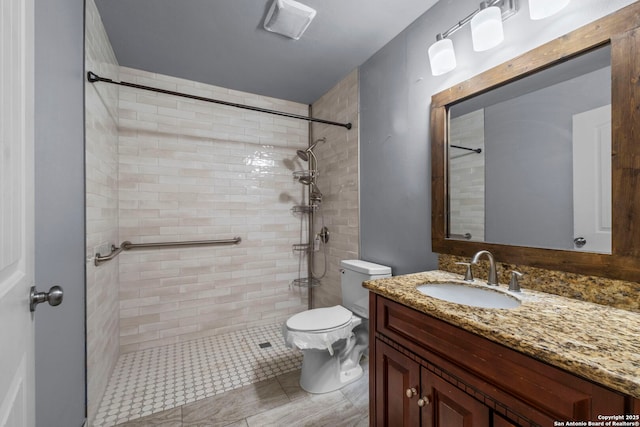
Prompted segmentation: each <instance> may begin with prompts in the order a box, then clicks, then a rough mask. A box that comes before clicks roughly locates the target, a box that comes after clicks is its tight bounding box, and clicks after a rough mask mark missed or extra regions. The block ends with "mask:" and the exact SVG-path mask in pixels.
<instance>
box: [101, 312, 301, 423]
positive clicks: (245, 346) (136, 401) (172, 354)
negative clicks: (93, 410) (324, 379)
mask: <svg viewBox="0 0 640 427" xmlns="http://www.w3.org/2000/svg"><path fill="white" fill-rule="evenodd" d="M281 328H282V325H281V324H275V325H268V326H261V327H256V328H251V329H246V330H242V331H236V332H231V333H228V334H224V335H218V336H213V337H208V338H202V339H198V340H194V341H188V342H184V343H179V344H173V345H168V346H163V347H157V348H152V349H147V350H141V351H136V352H133V353H126V354H123V355H121V356H120V358H119V359H118V363H117V364H116V367H115V369H114V371H113V374H112V375H111V378H110V380H109V384H108V385H107V389H106V391H105V394H104V397H103V399H102V402H101V404H100V408H99V410H98V414H97V415H96V418H95V420H94V422H93V424H92V426H94V427H109V426H115V425H117V424H120V423H124V422H126V421H131V420H135V419H137V418H140V417H143V416H147V415H150V414H153V413H156V412H161V411H165V410H168V409H171V408H175V407H178V406H182V405H185V404H188V403H192V402H195V401H197V400H200V399H204V398H207V397H211V396H215V395H217V394H220V393H224V392H225V391H229V390H233V389H236V388H240V387H242V386H245V385H248V384H253V383H257V382H260V381H263V380H266V379H269V378H274V377H276V376H278V375H281V374H284V373H287V372H291V371H294V370H297V369H300V367H301V365H302V352H300V351H299V350H296V349H290V348H287V347H286V346H285V345H284V340H283V338H282V332H281ZM265 343H269V344H270V346H268V345H265ZM261 344H262V345H261Z"/></svg>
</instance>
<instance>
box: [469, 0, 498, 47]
mask: <svg viewBox="0 0 640 427" xmlns="http://www.w3.org/2000/svg"><path fill="white" fill-rule="evenodd" d="M471 39H472V41H473V50H475V51H476V52H482V51H483V50H489V49H491V48H492V47H495V46H498V45H499V44H500V43H502V41H503V40H504V32H503V30H502V11H501V10H500V8H499V7H497V6H491V7H486V3H482V4H481V6H480V12H478V13H477V14H476V15H475V16H474V17H473V18H471Z"/></svg>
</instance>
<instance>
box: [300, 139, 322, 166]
mask: <svg viewBox="0 0 640 427" xmlns="http://www.w3.org/2000/svg"><path fill="white" fill-rule="evenodd" d="M326 140H327V138H320V139H317V140H316V142H314V143H313V144H311V145H310V146H309V148H307V149H306V150H298V151H296V154H297V155H298V157H300V158H301V159H302V160H304V161H305V162H308V161H309V154H311V155H312V156H313V155H314V154H313V149H314V148H316V145H318V143H319V142H325V141H326Z"/></svg>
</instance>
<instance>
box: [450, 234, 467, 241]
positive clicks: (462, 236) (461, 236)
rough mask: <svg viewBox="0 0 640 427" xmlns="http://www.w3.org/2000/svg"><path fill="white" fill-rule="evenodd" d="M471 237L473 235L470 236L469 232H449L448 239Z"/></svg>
mask: <svg viewBox="0 0 640 427" xmlns="http://www.w3.org/2000/svg"><path fill="white" fill-rule="evenodd" d="M471 237H473V236H471V233H464V234H454V233H451V234H449V238H450V239H461V238H462V239H466V240H471Z"/></svg>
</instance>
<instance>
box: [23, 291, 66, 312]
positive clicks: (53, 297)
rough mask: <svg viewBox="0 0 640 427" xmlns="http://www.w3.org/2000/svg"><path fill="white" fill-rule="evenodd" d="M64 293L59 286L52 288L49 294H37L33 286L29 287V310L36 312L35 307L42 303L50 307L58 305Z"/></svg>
mask: <svg viewBox="0 0 640 427" xmlns="http://www.w3.org/2000/svg"><path fill="white" fill-rule="evenodd" d="M63 295H64V293H63V291H62V288H61V287H60V286H52V287H51V289H49V292H38V291H37V290H36V287H35V286H32V287H31V293H30V295H29V310H31V312H34V311H36V306H37V305H38V304H41V303H43V302H48V303H49V305H50V306H53V307H55V306H56V305H60V303H61V302H62V297H63Z"/></svg>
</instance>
